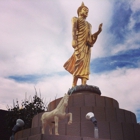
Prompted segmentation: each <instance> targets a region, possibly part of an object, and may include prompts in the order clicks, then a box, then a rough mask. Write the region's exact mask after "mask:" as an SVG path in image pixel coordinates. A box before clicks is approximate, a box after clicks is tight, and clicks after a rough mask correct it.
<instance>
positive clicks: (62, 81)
mask: <svg viewBox="0 0 140 140" xmlns="http://www.w3.org/2000/svg"><path fill="white" fill-rule="evenodd" d="M81 2H82V1H80V0H77V1H74V0H71V1H66V0H55V1H52V0H42V1H39V0H29V1H23V0H21V1H15V0H10V1H7V0H5V1H0V19H1V22H0V65H1V69H0V82H1V84H0V91H1V94H0V108H1V109H6V105H7V104H8V105H9V106H12V102H13V99H14V100H16V99H18V100H19V101H21V100H22V99H24V97H25V93H27V95H29V96H30V95H31V96H33V95H34V93H35V91H34V87H36V89H37V90H38V91H39V90H40V91H41V94H42V97H44V98H46V100H48V101H50V100H53V99H54V98H55V96H56V95H57V97H62V96H63V95H64V93H65V92H67V90H68V89H69V88H70V87H71V83H72V75H70V74H69V73H68V72H67V71H65V69H64V68H63V64H64V63H65V62H66V61H67V59H68V58H69V57H70V56H71V55H72V53H73V48H72V46H71V39H72V37H71V36H72V35H71V18H72V17H73V16H77V8H78V7H79V6H80V5H81ZM83 2H84V3H85V5H86V6H87V7H88V8H89V15H88V18H87V21H89V22H90V23H91V25H92V32H93V33H94V32H96V31H97V29H98V26H99V24H100V23H103V31H102V33H101V34H100V35H99V37H98V40H97V42H96V43H95V45H94V46H93V48H92V54H91V65H90V71H91V74H90V79H89V81H88V83H87V84H89V85H95V86H98V87H99V88H100V90H101V92H102V96H107V97H111V98H114V99H116V100H117V101H118V102H119V104H120V108H123V109H126V110H130V111H132V112H134V113H135V114H136V115H137V119H138V122H140V111H139V110H140V102H139V99H140V86H139V81H140V39H139V38H140V8H139V5H140V2H139V0H114V1H110V0H98V1H97V0H85V1H83ZM78 84H80V81H79V83H78ZM112 87H113V88H112Z"/></svg>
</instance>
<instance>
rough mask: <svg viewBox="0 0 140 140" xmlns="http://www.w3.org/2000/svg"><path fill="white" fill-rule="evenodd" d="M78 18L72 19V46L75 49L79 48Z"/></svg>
mask: <svg viewBox="0 0 140 140" xmlns="http://www.w3.org/2000/svg"><path fill="white" fill-rule="evenodd" d="M77 34H78V30H77V18H76V17H73V18H72V46H73V48H75V47H76V46H77Z"/></svg>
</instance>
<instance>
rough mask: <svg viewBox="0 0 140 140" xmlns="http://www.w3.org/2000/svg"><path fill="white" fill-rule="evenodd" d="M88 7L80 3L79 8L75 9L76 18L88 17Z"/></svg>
mask: <svg viewBox="0 0 140 140" xmlns="http://www.w3.org/2000/svg"><path fill="white" fill-rule="evenodd" d="M88 11H89V9H88V7H87V6H85V5H84V3H83V2H82V4H81V6H80V7H79V8H78V9H77V14H78V16H84V17H87V16H88Z"/></svg>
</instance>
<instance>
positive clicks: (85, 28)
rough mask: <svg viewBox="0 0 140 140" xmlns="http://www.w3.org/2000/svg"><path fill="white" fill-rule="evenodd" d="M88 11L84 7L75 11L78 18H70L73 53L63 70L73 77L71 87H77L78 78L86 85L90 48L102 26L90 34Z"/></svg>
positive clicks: (82, 5) (88, 72)
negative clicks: (87, 19)
mask: <svg viewBox="0 0 140 140" xmlns="http://www.w3.org/2000/svg"><path fill="white" fill-rule="evenodd" d="M88 12H89V9H88V7H86V6H85V5H84V3H82V4H81V6H80V7H79V8H78V10H77V14H78V17H73V18H72V46H73V48H74V53H73V55H72V56H71V57H70V59H69V60H68V61H67V62H66V63H65V64H64V68H65V69H66V70H67V71H68V72H70V73H71V74H72V75H73V83H72V87H75V86H76V85H77V81H78V78H80V79H81V83H82V85H86V82H87V80H88V79H89V74H90V56H91V47H92V46H93V44H94V43H95V42H96V40H97V37H98V35H99V34H100V32H101V31H102V24H100V25H99V29H98V31H97V32H96V33H94V34H91V27H92V26H91V24H90V23H89V22H87V21H86V18H87V16H88Z"/></svg>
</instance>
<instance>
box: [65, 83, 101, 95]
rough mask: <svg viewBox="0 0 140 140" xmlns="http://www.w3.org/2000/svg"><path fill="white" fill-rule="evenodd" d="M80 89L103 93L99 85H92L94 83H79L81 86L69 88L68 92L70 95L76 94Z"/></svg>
mask: <svg viewBox="0 0 140 140" xmlns="http://www.w3.org/2000/svg"><path fill="white" fill-rule="evenodd" d="M79 91H90V92H93V93H96V94H98V95H101V91H100V89H99V88H98V87H97V86H92V85H79V86H75V87H72V88H71V89H69V90H68V94H69V95H71V94H76V93H78V92H79Z"/></svg>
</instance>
